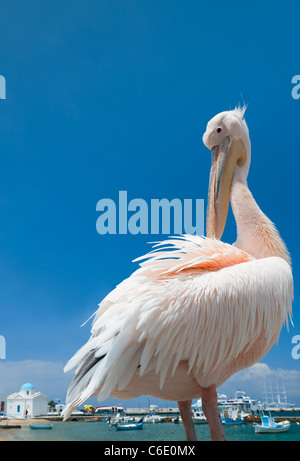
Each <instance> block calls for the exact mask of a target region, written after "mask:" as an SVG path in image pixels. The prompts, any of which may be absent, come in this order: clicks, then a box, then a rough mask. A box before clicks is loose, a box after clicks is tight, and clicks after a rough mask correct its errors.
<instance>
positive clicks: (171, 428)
mask: <svg viewBox="0 0 300 461" xmlns="http://www.w3.org/2000/svg"><path fill="white" fill-rule="evenodd" d="M22 387H24V386H22ZM25 387H26V389H25V390H26V396H27V397H28V396H29V395H33V396H34V395H35V394H34V389H31V390H30V389H28V388H29V387H30V386H29V385H26V386H25ZM276 397H277V399H276V402H277V404H278V403H280V405H271V401H270V399H269V401H268V400H265V401H263V402H261V401H258V400H256V399H253V398H250V397H249V396H248V395H247V394H246V393H245V392H244V391H242V390H240V389H238V390H237V391H236V392H235V394H234V396H233V397H228V396H227V395H225V394H218V407H219V412H220V417H221V421H222V425H223V427H224V430H225V432H226V437H227V440H252V439H253V440H299V441H300V408H296V407H295V406H294V405H293V404H290V403H289V402H288V401H287V398H286V393H285V400H284V401H283V400H280V398H279V394H276ZM283 403H284V405H283ZM63 408H64V405H62V404H57V405H56V408H55V407H54V408H52V410H54V411H50V412H49V411H48V412H47V414H45V415H40V416H39V415H35V416H31V417H30V416H27V415H26V416H23V417H13V416H12V415H5V414H3V415H2V416H0V418H1V419H0V440H91V441H92V440H103V441H105V440H119V441H120V440H122V441H125V440H126V441H127V440H153V441H155V440H165V441H169V440H179V441H180V440H185V432H184V425H183V423H182V419H181V416H180V413H179V409H178V408H177V407H170V406H169V407H162V408H161V407H158V406H157V405H150V399H149V406H148V407H147V408H125V407H123V406H122V405H121V404H119V405H116V406H98V407H95V408H94V407H93V406H92V405H84V406H83V407H82V408H77V409H75V410H74V412H73V413H72V414H71V416H70V418H69V420H68V421H66V422H63V416H62V414H61V411H62V410H63ZM192 419H193V423H194V425H195V428H196V432H197V433H199V438H200V439H201V440H206V439H207V440H209V433H210V431H209V426H208V423H207V420H206V417H205V415H204V413H203V409H202V401H201V399H199V400H198V401H196V402H195V403H194V404H193V405H192ZM132 433H133V434H134V435H132ZM132 437H134V439H133V438H132ZM161 437H164V438H161ZM268 437H273V438H271V439H269V438H268ZM274 438H275V439H274Z"/></svg>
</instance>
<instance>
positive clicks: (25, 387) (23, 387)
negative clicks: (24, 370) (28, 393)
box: [21, 383, 34, 389]
mask: <svg viewBox="0 0 300 461" xmlns="http://www.w3.org/2000/svg"><path fill="white" fill-rule="evenodd" d="M21 389H34V386H33V385H32V384H30V383H25V384H23V386H22V387H21Z"/></svg>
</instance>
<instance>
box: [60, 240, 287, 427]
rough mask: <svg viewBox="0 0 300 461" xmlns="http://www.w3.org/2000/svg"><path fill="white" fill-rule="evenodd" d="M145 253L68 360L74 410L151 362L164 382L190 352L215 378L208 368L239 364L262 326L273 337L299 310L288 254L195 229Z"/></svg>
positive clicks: (192, 367) (196, 369) (192, 364)
mask: <svg viewBox="0 0 300 461" xmlns="http://www.w3.org/2000/svg"><path fill="white" fill-rule="evenodd" d="M138 261H143V262H140V268H139V269H138V270H137V271H136V272H134V273H133V274H132V275H131V277H129V278H128V279H126V280H124V281H123V282H122V283H121V284H120V285H118V286H117V287H116V288H115V289H114V290H113V291H112V292H111V293H110V294H109V295H108V296H107V297H106V298H105V299H104V300H103V301H102V303H101V304H100V305H99V309H98V311H97V312H96V314H95V318H94V321H93V326H92V331H91V333H92V335H91V338H90V340H89V341H88V342H87V343H86V344H85V345H84V346H83V347H82V348H81V349H80V350H79V351H78V352H77V353H76V354H75V356H74V357H73V358H72V359H71V360H70V361H69V362H68V364H67V366H66V368H65V370H66V371H67V370H69V369H71V368H73V367H74V366H76V367H77V370H76V375H75V378H74V380H73V382H72V383H71V386H70V388H69V391H68V396H67V403H68V405H67V408H66V411H65V418H67V417H68V416H69V414H70V412H71V411H72V409H73V408H74V407H75V406H78V405H79V404H81V403H82V402H84V401H85V400H86V399H87V398H89V397H90V396H92V395H95V394H98V398H99V400H104V399H105V398H107V397H108V396H109V395H110V394H111V393H112V392H113V391H114V390H115V389H118V390H122V389H125V388H126V386H128V384H129V383H130V381H131V380H132V379H133V377H134V376H138V375H144V374H146V373H148V372H150V371H152V372H153V371H155V373H156V374H157V377H158V380H159V383H160V387H161V388H162V387H163V385H164V382H165V378H166V376H167V374H173V375H174V374H175V372H176V369H177V367H178V365H179V363H180V362H181V361H183V360H184V361H186V362H187V363H188V366H189V369H188V373H190V372H191V371H192V372H193V374H194V375H195V376H196V375H200V376H201V377H202V380H203V385H209V383H206V381H205V377H206V376H209V377H210V379H214V377H215V379H218V378H217V375H216V373H217V370H218V369H219V368H220V364H221V363H222V367H223V368H224V367H226V366H230V364H231V363H232V361H234V360H235V359H236V358H237V357H238V355H239V354H240V353H241V352H242V351H243V352H245V351H247V349H249V350H251V348H252V347H253V345H254V344H255V342H256V341H258V340H259V338H260V336H261V335H262V334H263V335H265V336H266V338H267V344H268V347H271V346H272V344H273V343H274V342H275V340H276V339H278V336H279V332H280V329H281V327H280V329H279V330H278V325H280V326H281V325H282V324H283V323H284V321H287V318H288V315H290V314H291V304H292V293H293V288H292V283H293V281H292V275H291V269H290V266H289V264H288V263H286V262H285V261H284V260H282V259H281V258H277V257H272V258H266V259H261V260H255V259H254V258H253V257H252V256H250V255H248V254H247V253H245V252H243V251H242V250H240V249H238V248H236V247H234V246H232V245H228V244H224V243H222V242H220V241H217V240H214V239H208V238H202V237H198V236H189V235H185V236H183V237H180V238H173V239H172V240H168V241H165V242H162V243H161V244H158V245H156V246H155V247H154V250H153V251H151V252H150V253H148V254H147V255H145V256H144V257H142V258H139V259H138ZM256 360H257V358H256ZM214 373H215V374H214Z"/></svg>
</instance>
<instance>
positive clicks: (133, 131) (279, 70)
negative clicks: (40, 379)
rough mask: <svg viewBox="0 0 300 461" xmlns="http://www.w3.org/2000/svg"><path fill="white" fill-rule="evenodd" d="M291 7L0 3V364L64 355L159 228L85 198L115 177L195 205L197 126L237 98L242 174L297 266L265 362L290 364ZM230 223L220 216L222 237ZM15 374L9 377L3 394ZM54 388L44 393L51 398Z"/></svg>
mask: <svg viewBox="0 0 300 461" xmlns="http://www.w3.org/2000/svg"><path fill="white" fill-rule="evenodd" d="M299 13H300V6H299V3H298V2H296V1H294V2H289V3H286V2H285V3H283V2H279V1H265V2H263V3H261V2H258V1H254V2H251V3H250V2H249V3H248V4H246V3H245V2H244V3H241V2H237V1H231V2H221V1H216V2H213V3H210V2H203V1H201V0H197V1H196V0H195V1H193V0H190V1H188V2H183V1H176V0H172V1H168V0H162V1H156V0H153V1H151V2H150V1H149V2H144V1H137V0H135V1H133V0H131V1H121V2H120V1H113V0H106V1H105V0H102V1H100V2H98V1H91V0H85V1H78V0H75V1H69V0H66V1H64V2H59V1H51V2H50V1H47V0H44V1H43V2H40V1H26V2H25V1H24V0H19V1H15V2H13V3H11V2H10V3H9V2H5V3H4V2H2V3H1V6H0V74H1V75H3V76H4V77H5V79H6V85H7V95H6V96H7V99H6V100H0V145H1V151H0V155H1V168H0V277H1V290H0V334H1V335H4V336H5V338H6V344H7V360H6V362H7V364H8V362H9V364H10V366H11V367H13V363H15V364H18V369H20V367H22V363H23V364H25V363H27V364H28V363H29V362H28V361H30V363H31V364H32V363H34V361H36V364H37V366H38V364H40V363H51V364H53V366H54V365H55V364H64V363H65V362H66V361H67V360H68V358H69V357H70V356H71V355H72V354H73V353H74V352H75V351H76V350H77V349H78V348H79V347H80V346H81V345H82V344H83V343H84V342H85V341H86V340H87V339H88V337H89V330H90V324H88V325H86V326H85V327H83V328H80V325H81V324H82V323H83V322H84V321H85V320H86V319H87V318H88V317H89V316H90V315H91V314H92V313H93V312H94V311H95V310H96V309H97V305H98V303H99V302H100V301H101V299H102V298H103V297H104V296H105V295H106V294H107V293H108V292H109V291H111V290H112V289H113V288H114V287H115V285H116V284H118V283H119V282H120V281H122V280H123V279H124V278H125V277H127V276H129V275H130V274H131V273H132V271H133V270H134V269H136V267H137V266H136V264H132V262H131V261H132V260H133V259H134V258H135V257H137V256H139V255H141V254H144V253H145V252H146V251H148V249H149V246H148V245H147V242H148V241H153V240H159V239H163V238H165V237H166V236H164V235H159V236H151V235H149V236H147V235H146V236H145V235H130V234H128V235H115V236H113V235H105V236H101V235H99V234H98V233H97V232H96V220H97V218H98V216H99V213H98V212H96V204H97V202H98V201H99V200H100V199H102V198H111V199H113V200H115V201H116V202H117V199H118V192H119V191H120V190H126V191H128V198H129V200H131V199H133V198H142V199H144V200H146V202H147V203H150V200H151V199H153V198H167V199H169V200H171V199H173V198H180V199H181V200H183V199H187V198H188V199H194V200H195V199H196V198H203V199H205V204H206V198H207V188H208V177H209V169H210V153H209V151H208V150H207V149H206V148H205V147H204V145H203V144H202V134H203V132H204V131H205V127H206V123H207V122H208V120H209V119H210V118H211V117H212V116H214V115H215V114H216V113H218V112H220V111H223V110H227V109H230V108H234V106H235V105H236V104H238V103H239V102H240V103H243V100H244V101H245V102H246V103H247V104H248V109H247V112H246V121H247V123H248V126H249V130H250V136H251V142H252V164H251V170H250V174H249V187H250V189H251V191H252V193H253V195H254V197H255V199H256V200H257V202H258V204H259V205H260V206H261V208H262V209H263V211H264V212H265V213H266V214H267V215H268V216H269V217H270V218H271V219H272V220H273V221H274V222H275V223H276V225H277V227H278V229H279V231H280V233H281V235H282V237H283V239H284V240H285V242H286V244H287V246H288V248H289V250H290V252H291V255H292V259H293V270H294V279H295V298H296V299H295V303H294V328H292V329H291V330H290V332H287V331H286V330H283V333H282V336H281V339H280V341H279V345H278V347H276V346H275V347H274V348H273V349H272V350H271V351H270V352H269V353H268V355H267V356H266V358H265V359H264V360H263V362H264V363H265V364H267V365H268V367H270V369H272V370H273V371H274V370H279V369H281V370H282V369H284V370H288V371H293V372H295V373H296V374H295V373H294V375H295V376H296V377H299V376H300V375H298V374H297V373H299V372H300V360H298V361H297V360H294V359H293V358H292V356H291V350H292V345H291V339H292V337H293V336H294V335H296V334H298V335H299V334H300V314H299V311H297V286H298V280H299V270H300V268H299V254H300V247H299V238H298V235H297V234H298V232H299V213H298V211H297V210H298V199H299V190H298V188H299V180H298V173H299V166H300V160H299V153H300V137H299V115H300V100H295V99H293V98H292V96H291V90H292V87H293V85H292V84H291V80H292V77H293V76H294V75H296V74H300V69H299V57H300V56H299V54H300V51H299V46H298V43H299V37H298V35H299V34H298V28H299V25H298V19H299ZM235 236H236V228H235V223H234V220H233V218H232V215H231V214H229V218H228V222H227V226H226V230H225V233H224V235H223V240H224V241H227V242H230V243H231V242H234V241H235ZM153 237H154V238H153ZM6 362H5V361H2V362H1V366H2V369H3V370H4V367H5V363H6ZM7 366H8V365H7ZM16 367H17V365H16ZM58 369H59V366H58ZM0 370H1V369H0ZM18 373H19V370H18ZM273 374H274V375H275V374H276V373H275V372H274V373H273ZM12 376H13V374H12ZM22 377H23V376H22ZM1 379H2V382H3V383H4V375H2V378H1V375H0V392H1ZM19 379H22V378H21V377H20V378H19ZM70 379H71V378H70V377H68V379H67V381H69V380H70ZM31 380H32V378H31V376H27V378H26V379H25V377H24V382H25V381H31ZM64 383H65V381H64ZM21 384H23V382H20V383H19V382H17V379H16V382H12V383H11V384H10V386H11V391H12V392H13V391H15V390H16V387H17V388H18V386H19V385H20V386H21ZM7 386H8V384H7ZM4 387H5V386H4ZM8 387H9V386H8ZM52 388H53V383H52ZM6 389H7V387H5V390H6ZM2 390H3V389H2ZM42 390H43V389H42ZM64 390H65V388H63V387H62V386H61V387H60V388H59V387H57V390H56V391H55V392H56V393H57V394H59V397H60V398H61V399H63V398H64ZM49 392H51V390H49ZM53 397H55V396H53ZM293 398H294V400H296V398H298V403H299V405H300V396H296V395H295V394H294V395H293Z"/></svg>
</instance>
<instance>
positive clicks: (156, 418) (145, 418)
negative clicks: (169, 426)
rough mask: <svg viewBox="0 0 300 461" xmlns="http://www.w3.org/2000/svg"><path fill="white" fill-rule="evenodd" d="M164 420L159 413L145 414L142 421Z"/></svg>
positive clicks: (155, 421) (158, 421)
mask: <svg viewBox="0 0 300 461" xmlns="http://www.w3.org/2000/svg"><path fill="white" fill-rule="evenodd" d="M163 420H164V418H163V417H162V416H159V415H146V416H144V418H143V422H144V423H153V424H154V423H161V422H162V421H163Z"/></svg>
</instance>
